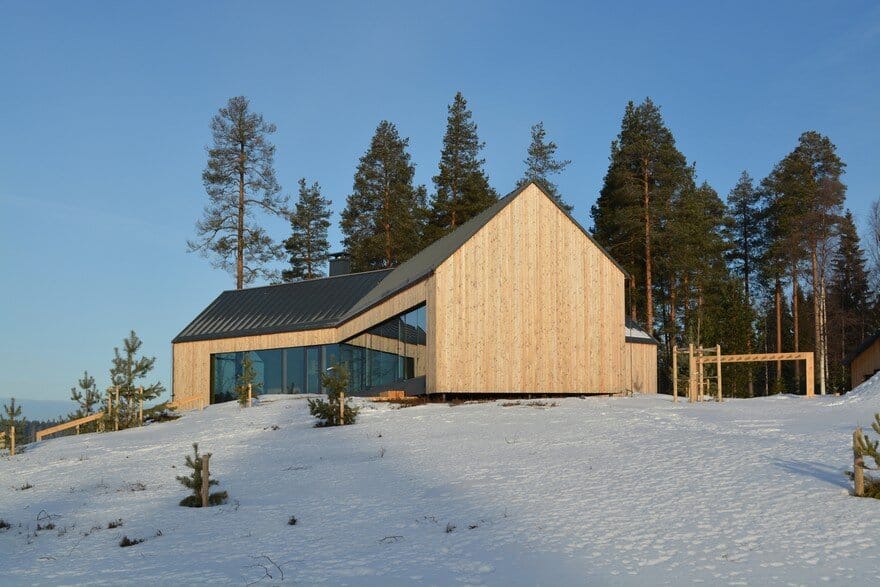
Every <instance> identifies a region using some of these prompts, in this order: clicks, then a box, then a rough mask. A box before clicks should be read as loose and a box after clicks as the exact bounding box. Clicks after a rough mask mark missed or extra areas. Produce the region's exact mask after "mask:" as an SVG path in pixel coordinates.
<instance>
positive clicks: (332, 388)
mask: <svg viewBox="0 0 880 587" xmlns="http://www.w3.org/2000/svg"><path fill="white" fill-rule="evenodd" d="M321 385H322V386H323V387H324V389H326V390H327V401H324V400H323V399H310V400H309V413H310V414H311V415H313V416H315V417H316V418H318V420H319V422H318V424H317V426H341V425H345V424H354V423H355V421H357V415H358V408H356V407H354V406H351V405H349V403H348V399H346V400H345V401H344V404H343V405H342V406H341V411H342V418H341V420H342V421H340V417H339V416H340V404H341V403H343V402H342V394H344V393H345V390H346V389H348V367H346V366H345V365H333V366H332V367H330V368H329V369H328V370H327V372H326V373H323V374H322V375H321Z"/></svg>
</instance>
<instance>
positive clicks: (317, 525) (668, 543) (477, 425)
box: [0, 378, 880, 585]
mask: <svg viewBox="0 0 880 587" xmlns="http://www.w3.org/2000/svg"><path fill="white" fill-rule="evenodd" d="M542 401H543V402H544V403H545V404H546V405H540V402H536V401H526V400H523V401H522V402H521V403H520V404H519V405H512V406H511V405H508V406H505V403H508V402H504V401H498V402H487V403H466V404H463V405H457V406H450V405H446V404H431V405H424V406H417V407H409V408H404V409H395V407H394V406H391V405H388V404H372V403H366V402H363V403H362V406H363V410H362V413H361V417H360V419H359V422H358V424H356V425H354V426H347V427H344V428H314V427H313V419H312V418H311V417H310V416H309V415H308V410H307V406H306V402H305V401H304V400H303V398H301V397H296V396H266V397H265V398H264V399H263V401H262V402H261V403H260V405H257V406H255V407H253V408H249V409H242V408H239V407H238V406H237V404H234V403H229V404H223V405H218V406H211V407H209V408H207V409H205V410H204V411H201V412H199V411H196V412H189V413H186V414H185V415H184V416H183V417H182V418H180V419H179V420H177V421H174V422H170V423H162V424H156V425H151V426H147V427H145V428H141V429H133V430H127V431H123V432H119V433H113V434H90V435H80V436H78V437H65V438H59V439H54V440H47V441H43V442H42V443H38V444H35V445H31V446H30V447H28V450H27V451H26V452H25V453H24V454H22V455H19V456H16V457H14V458H9V457H5V456H4V457H0V518H2V519H4V520H6V521H7V522H9V523H11V524H12V526H13V527H12V528H10V529H8V530H5V531H4V530H0V568H2V569H3V571H2V572H3V583H4V584H13V585H16V584H82V583H89V584H104V585H107V584H113V585H117V584H188V583H208V582H219V583H223V584H228V583H234V584H248V583H253V584H258V585H260V584H263V585H270V584H279V583H282V582H283V583H288V582H290V583H299V584H309V585H312V584H326V585H401V584H403V585H411V584H415V585H450V584H487V585H535V584H541V585H582V584H596V585H646V584H650V585H682V584H710V585H772V584H785V585H789V584H791V585H799V584H810V585H815V584H829V585H849V584H855V583H861V584H871V583H878V582H880V533H878V531H877V528H878V523H880V501H878V500H870V499H857V498H853V497H851V496H850V495H849V491H850V487H849V481H848V480H847V479H846V478H845V476H844V474H843V471H844V470H846V469H847V468H848V467H849V466H850V464H851V461H852V451H851V438H852V430H853V428H854V427H855V426H856V425H862V426H866V425H868V424H869V422H870V421H871V419H872V417H873V413H874V412H875V411H880V379H878V378H875V380H871V381H869V382H867V383H866V384H865V385H864V386H862V387H861V388H859V389H857V390H856V391H854V392H852V393H851V394H849V395H847V396H844V397H818V398H815V399H812V400H810V399H806V398H803V397H793V396H777V397H772V398H759V399H751V400H730V401H725V402H724V403H721V404H716V403H703V404H696V405H688V404H687V403H678V404H673V403H672V402H671V398H669V397H666V396H640V397H639V396H637V397H633V398H585V399H580V398H567V399H558V400H542ZM551 404H555V405H551ZM275 426H277V429H274V427H275ZM192 442H198V443H199V446H200V449H201V450H202V451H203V452H211V453H213V457H212V459H211V471H212V475H214V476H216V478H218V479H219V480H220V486H219V488H220V489H224V490H226V491H228V492H229V495H230V500H229V502H228V503H227V504H226V505H223V506H218V507H213V508H208V509H199V508H195V509H191V508H182V507H179V506H178V505H177V502H178V501H179V500H180V499H181V498H182V497H184V496H185V494H186V490H185V489H184V488H183V487H182V486H181V485H180V484H179V483H177V482H176V481H175V479H174V477H175V475H180V474H183V473H184V472H185V470H184V467H183V459H184V455H186V454H188V453H189V452H190V451H191V448H190V445H191V443H192ZM26 483H28V484H31V485H33V487H32V488H29V489H24V490H22V489H20V488H21V487H22V486H23V485H25V484H26ZM291 516H295V517H296V518H297V520H298V523H297V524H296V525H288V520H289V518H290V517H291ZM116 519H122V520H123V525H122V526H121V527H119V528H115V529H107V523H108V522H110V521H112V520H116ZM48 521H51V522H52V523H54V524H55V528H54V529H53V530H40V531H35V528H36V527H37V525H38V524H42V525H45V524H46V523H47V522H48ZM452 526H454V530H452V531H450V532H447V527H450V528H451V527H452ZM93 528H99V529H94V530H93ZM123 536H127V537H129V538H144V539H145V541H144V542H143V543H141V544H137V545H135V546H132V547H128V548H120V547H119V546H118V544H119V541H120V540H121V538H122V537H123ZM275 565H277V567H276V566H275ZM264 567H265V569H264ZM282 572H283V580H282V575H281V573H282ZM267 573H268V574H267ZM269 575H271V577H270V576H269Z"/></svg>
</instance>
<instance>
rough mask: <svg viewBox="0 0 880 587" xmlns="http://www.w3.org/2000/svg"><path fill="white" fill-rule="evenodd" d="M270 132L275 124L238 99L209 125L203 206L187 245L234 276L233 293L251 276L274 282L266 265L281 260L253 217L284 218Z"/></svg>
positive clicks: (278, 249) (278, 247) (248, 280)
mask: <svg viewBox="0 0 880 587" xmlns="http://www.w3.org/2000/svg"><path fill="white" fill-rule="evenodd" d="M274 132H275V125H274V124H271V123H268V122H265V121H264V120H263V116H262V114H257V113H255V112H251V110H250V102H249V101H248V99H247V98H245V97H244V96H236V97H235V98H231V99H230V100H229V102H228V103H227V104H226V106H224V107H223V108H221V109H220V111H219V112H218V113H217V114H216V115H215V116H214V118H213V119H212V120H211V134H212V136H213V143H212V144H211V146H210V147H208V164H207V166H206V167H205V170H204V172H203V173H202V183H203V184H204V186H205V191H206V192H207V194H208V204H207V205H206V206H205V211H204V215H203V217H202V219H201V220H199V221H198V223H196V234H197V239H196V240H191V241H188V242H187V246H188V248H189V250H190V251H198V252H200V253H201V254H203V255H204V256H206V257H210V258H211V259H212V262H213V264H214V266H215V267H218V268H221V269H224V270H226V271H230V272H231V273H232V274H233V275H235V287H236V288H237V289H241V288H242V287H244V285H245V284H247V283H250V282H252V281H253V280H254V279H256V278H257V277H265V278H272V277H274V276H275V271H274V270H273V269H272V268H271V267H270V266H268V264H269V263H270V262H271V261H274V260H276V259H280V258H281V248H280V246H278V245H277V244H276V243H274V242H273V241H272V238H271V237H270V236H269V235H268V234H267V233H266V231H265V230H264V229H263V228H262V227H261V226H260V225H259V224H258V223H257V221H256V220H255V218H254V216H255V213H256V212H257V211H262V212H264V213H269V214H273V215H279V216H280V215H286V213H287V210H286V203H287V200H286V198H285V197H284V196H283V195H281V187H280V186H279V185H278V182H277V181H276V179H275V169H274V167H273V165H274V157H275V146H274V145H273V144H272V143H271V142H270V141H269V135H271V134H272V133H274Z"/></svg>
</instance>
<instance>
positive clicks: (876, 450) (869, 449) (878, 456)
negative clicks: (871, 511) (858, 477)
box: [855, 413, 880, 499]
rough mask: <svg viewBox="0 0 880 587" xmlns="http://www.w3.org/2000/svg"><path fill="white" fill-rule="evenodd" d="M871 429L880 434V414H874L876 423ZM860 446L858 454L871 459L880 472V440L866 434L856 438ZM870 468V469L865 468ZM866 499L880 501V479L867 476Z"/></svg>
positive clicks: (857, 450)
mask: <svg viewBox="0 0 880 587" xmlns="http://www.w3.org/2000/svg"><path fill="white" fill-rule="evenodd" d="M871 428H872V429H873V430H874V432H876V433H877V434H880V413H876V414H874V422H872V423H871ZM856 440H857V442H858V445H857V446H856V447H855V450H856V452H858V454H859V455H861V456H862V457H871V459H873V460H874V467H873V469H874V470H875V471H877V470H880V440H871V439H870V438H867V437H866V436H865V435H864V434H859V435H858V436H857V437H856ZM865 468H868V467H865ZM865 497H873V498H875V499H880V478H875V477H868V476H867V475H866V476H865Z"/></svg>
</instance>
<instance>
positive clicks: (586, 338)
mask: <svg viewBox="0 0 880 587" xmlns="http://www.w3.org/2000/svg"><path fill="white" fill-rule="evenodd" d="M434 283H435V292H434V296H433V297H434V303H433V308H432V307H431V305H429V307H428V315H429V316H431V315H433V318H434V320H433V322H429V327H430V328H429V332H430V335H431V339H432V340H433V341H434V343H435V344H434V345H433V349H434V351H433V354H434V359H435V364H434V365H433V369H432V370H431V371H433V377H432V376H431V374H429V378H428V381H427V386H428V392H429V393H431V392H434V393H493V392H494V393H622V392H624V391H625V389H626V384H625V381H624V379H625V366H624V339H625V333H624V274H623V272H622V271H621V270H620V269H619V268H618V267H617V266H616V265H615V264H614V263H613V262H612V261H611V260H610V259H608V257H607V256H606V255H605V254H604V253H603V252H602V251H601V250H600V249H599V248H598V247H597V246H596V245H595V244H594V243H593V242H592V241H591V240H590V239H589V238H588V237H587V236H586V235H585V234H584V233H583V232H582V231H581V230H580V229H579V228H578V227H577V226H576V225H574V224H573V223H572V222H571V220H570V219H569V218H568V217H567V216H566V215H565V214H564V213H563V212H562V211H561V210H560V209H559V208H558V207H557V206H556V205H555V204H553V203H552V202H551V201H550V200H549V199H548V198H547V197H546V196H545V195H544V194H542V193H541V192H540V191H539V190H538V189H537V188H536V187H534V186H530V187H529V188H527V189H526V190H525V191H524V192H523V193H522V194H520V195H519V197H517V198H516V199H514V200H513V201H511V202H510V204H508V205H507V207H505V208H504V209H503V210H502V211H501V212H499V213H498V215H496V216H495V217H494V218H493V219H492V220H490V221H489V222H488V223H487V224H486V225H485V226H483V227H482V228H481V229H480V230H479V231H478V232H477V233H476V234H475V235H474V236H473V237H471V239H470V240H469V241H467V242H466V243H465V244H464V245H463V246H462V247H461V248H460V249H459V250H458V251H456V252H455V253H454V254H453V255H452V256H451V257H450V258H448V259H447V260H446V261H444V262H443V263H442V264H441V265H440V266H439V267H438V268H437V269H436V270H435V272H434Z"/></svg>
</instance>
